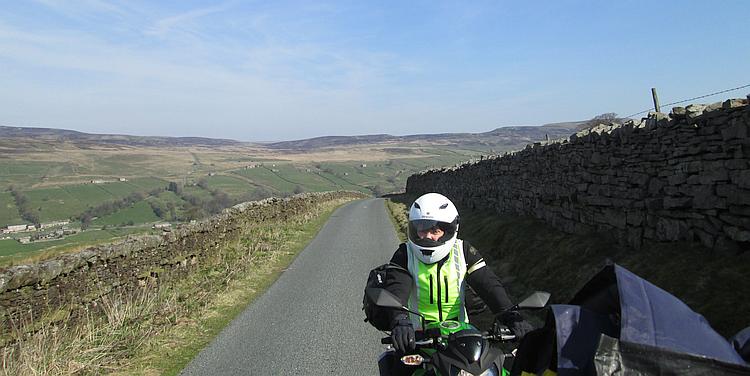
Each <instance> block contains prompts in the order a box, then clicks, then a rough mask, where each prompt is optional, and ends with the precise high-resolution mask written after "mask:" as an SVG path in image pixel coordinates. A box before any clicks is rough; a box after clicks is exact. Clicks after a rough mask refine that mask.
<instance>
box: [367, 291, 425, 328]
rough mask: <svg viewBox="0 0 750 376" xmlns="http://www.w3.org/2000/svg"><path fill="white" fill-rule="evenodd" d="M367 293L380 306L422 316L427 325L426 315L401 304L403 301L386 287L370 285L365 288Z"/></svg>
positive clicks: (423, 325) (423, 323)
mask: <svg viewBox="0 0 750 376" xmlns="http://www.w3.org/2000/svg"><path fill="white" fill-rule="evenodd" d="M365 294H367V297H368V298H370V299H371V300H372V301H373V302H374V303H375V305H376V306H379V307H388V308H395V309H398V310H401V311H404V312H409V313H413V314H415V315H417V316H419V317H420V319H421V320H422V327H423V328H424V327H425V317H424V315H423V314H421V313H419V312H414V311H412V310H410V309H409V308H406V307H404V306H402V305H401V302H399V301H398V298H397V297H396V296H395V295H393V294H392V293H391V292H390V291H388V290H386V289H379V288H377V287H368V288H366V289H365Z"/></svg>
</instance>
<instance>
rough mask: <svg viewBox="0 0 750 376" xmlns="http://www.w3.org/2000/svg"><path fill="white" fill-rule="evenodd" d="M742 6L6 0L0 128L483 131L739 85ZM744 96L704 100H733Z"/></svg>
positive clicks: (1, 18)
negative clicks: (654, 92)
mask: <svg viewBox="0 0 750 376" xmlns="http://www.w3.org/2000/svg"><path fill="white" fill-rule="evenodd" d="M748 14H750V1H747V0H734V1H733V0H725V1H719V2H715V1H656V2H654V1H625V0H623V1H566V0H560V1H517V2H509V1H456V2H454V1H438V0H432V1H340V2H338V1H321V2H315V1H283V0H282V1H226V2H208V1H172V2H167V1H153V2H140V1H109V0H78V1H75V0H70V1H62V0H61V1H57V0H37V1H5V2H3V5H2V7H0V83H1V84H0V125H13V126H31V127H50V128H65V129H74V130H79V131H83V132H91V133H123V134H135V135H162V136H204V137H216V138H232V139H238V140H246V141H269V140H289V139H301V138H308V137H316V136H325V135H356V134H376V133H390V134H394V135H404V134H417V133H443V132H485V131H489V130H492V129H494V128H497V127H500V126H507V125H540V124H544V123H551V122H560V121H573V120H584V119H588V118H591V117H593V116H595V115H598V114H600V113H605V112H616V113H618V114H619V115H622V116H625V115H630V114H632V113H636V112H639V111H641V110H645V109H648V108H649V107H651V106H652V103H651V98H650V88H651V87H656V88H657V89H658V90H659V96H660V99H661V102H662V103H668V102H673V101H678V100H682V99H687V98H691V97H696V96H699V95H703V94H707V93H711V92H715V91H719V90H723V89H728V88H733V87H737V86H742V85H745V84H750V69H748V67H750V29H748V26H747V25H748ZM748 93H750V88H746V89H743V90H740V91H735V92H731V93H726V94H722V95H720V96H715V97H710V98H705V99H702V100H699V101H697V102H703V103H708V102H713V101H719V100H723V99H726V98H729V97H744V96H745V95H746V94H748Z"/></svg>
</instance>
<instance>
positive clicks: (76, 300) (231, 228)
mask: <svg viewBox="0 0 750 376" xmlns="http://www.w3.org/2000/svg"><path fill="white" fill-rule="evenodd" d="M363 197H364V195H363V194H361V193H359V192H326V193H309V194H302V195H296V196H293V197H290V198H284V199H278V198H271V199H266V200H263V201H255V202H246V203H243V204H239V205H236V206H234V207H232V208H230V209H226V210H224V212H222V213H221V214H219V215H216V216H213V217H211V218H209V219H207V220H205V221H202V222H198V223H196V224H190V225H182V226H179V227H177V228H176V229H173V230H171V231H169V232H164V233H163V235H162V236H158V235H152V236H140V237H133V238H130V239H128V240H126V241H124V242H121V243H119V244H114V245H106V246H100V247H93V248H89V249H86V250H84V251H82V252H79V253H75V254H69V255H64V256H61V257H59V258H56V259H52V260H48V261H45V262H41V263H38V264H34V265H21V266H14V267H11V268H7V269H1V270H0V320H2V325H0V328H4V329H8V328H11V327H13V326H14V325H17V324H18V322H19V320H30V319H31V320H33V319H34V318H38V317H40V316H41V315H42V314H44V313H45V312H48V311H50V310H52V309H55V308H57V307H61V306H68V305H72V306H74V307H75V306H80V307H86V306H88V305H91V304H96V301H97V300H98V299H100V298H101V297H102V296H104V295H106V294H108V293H110V292H112V291H114V290H132V289H137V288H139V287H141V286H145V285H147V284H149V283H154V282H155V281H157V280H164V279H169V278H174V277H175V276H178V275H180V273H186V272H189V271H190V270H191V269H192V267H193V266H195V265H197V264H200V263H201V260H202V259H203V258H204V257H205V256H207V255H208V254H209V253H211V252H220V251H221V249H222V248H223V247H225V246H226V245H228V244H230V243H231V242H233V241H235V240H236V239H237V238H238V236H239V234H240V233H241V232H242V230H243V229H246V228H248V227H250V226H254V225H257V224H259V223H262V222H265V221H283V220H285V219H287V218H292V217H295V216H299V215H305V216H314V215H315V214H317V213H316V211H317V210H318V209H319V205H320V204H322V203H325V202H330V201H336V200H352V199H356V198H363Z"/></svg>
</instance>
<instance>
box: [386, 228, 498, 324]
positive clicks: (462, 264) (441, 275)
mask: <svg viewBox="0 0 750 376" xmlns="http://www.w3.org/2000/svg"><path fill="white" fill-rule="evenodd" d="M417 252H419V250H417ZM391 263H393V264H396V265H399V266H401V267H402V268H404V269H405V270H404V271H403V272H401V271H395V272H392V273H388V275H387V276H386V285H385V288H386V289H387V290H388V291H390V292H391V293H393V294H394V295H395V296H396V297H398V298H399V300H400V301H401V303H402V304H403V305H405V306H407V307H409V309H411V310H414V311H417V312H420V313H422V314H424V315H425V316H426V317H427V320H429V321H441V320H448V319H452V320H457V321H463V322H467V321H468V319H469V318H468V317H467V300H469V301H470V300H471V299H470V298H469V296H470V295H472V294H470V293H469V289H468V287H469V286H470V287H471V288H472V289H473V290H474V291H475V292H476V293H477V294H478V295H479V297H480V298H481V300H482V301H483V302H484V303H486V304H487V306H489V308H490V310H491V311H492V312H493V313H500V312H502V311H503V310H504V309H507V308H509V307H511V306H512V303H511V301H510V299H509V298H508V294H507V293H506V291H505V288H503V286H502V284H501V283H500V280H499V279H498V278H497V276H496V275H495V273H493V272H492V270H491V269H490V268H487V267H485V266H486V264H485V262H484V259H483V258H482V256H481V255H480V254H479V251H477V249H476V248H474V247H472V246H471V245H470V244H469V243H468V242H467V241H464V240H460V239H458V240H456V243H455V244H454V246H453V248H452V249H451V251H450V252H449V253H448V255H447V256H446V257H445V258H444V259H443V260H440V261H439V262H436V263H434V264H425V263H423V262H421V261H420V260H419V259H418V258H417V257H416V256H414V255H413V254H412V251H411V250H409V249H408V245H407V244H406V243H402V244H401V245H400V246H399V248H398V249H397V250H396V252H394V254H393V257H392V258H391ZM407 271H408V272H407ZM415 308H416V309H415ZM468 311H469V313H471V311H472V310H471V304H469V308H468ZM399 315H403V312H402V311H396V310H394V311H392V312H391V317H392V318H393V319H394V320H395V318H396V317H397V316H399ZM409 318H410V320H411V321H412V323H413V324H414V327H415V328H419V327H420V326H421V321H420V318H419V316H416V315H411V314H410V315H409Z"/></svg>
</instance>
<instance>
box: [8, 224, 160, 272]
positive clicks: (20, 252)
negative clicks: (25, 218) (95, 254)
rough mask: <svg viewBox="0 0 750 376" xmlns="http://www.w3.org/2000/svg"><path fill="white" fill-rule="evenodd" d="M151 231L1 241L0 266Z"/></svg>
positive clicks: (96, 232) (97, 232)
mask: <svg viewBox="0 0 750 376" xmlns="http://www.w3.org/2000/svg"><path fill="white" fill-rule="evenodd" d="M148 231H150V229H143V228H123V229H108V230H89V231H85V232H82V233H79V234H76V235H71V236H68V237H66V238H65V239H60V240H50V241H44V242H36V243H30V244H21V243H19V242H18V241H16V240H12V239H5V240H0V265H8V264H9V263H12V262H14V261H16V260H24V259H27V258H30V257H34V256H37V255H39V254H40V253H43V252H48V251H53V250H55V249H58V248H60V249H71V248H76V247H85V246H90V245H95V244H100V243H104V242H107V241H111V240H113V239H114V238H117V237H121V236H125V235H128V234H136V233H143V232H148Z"/></svg>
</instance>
